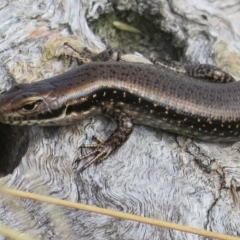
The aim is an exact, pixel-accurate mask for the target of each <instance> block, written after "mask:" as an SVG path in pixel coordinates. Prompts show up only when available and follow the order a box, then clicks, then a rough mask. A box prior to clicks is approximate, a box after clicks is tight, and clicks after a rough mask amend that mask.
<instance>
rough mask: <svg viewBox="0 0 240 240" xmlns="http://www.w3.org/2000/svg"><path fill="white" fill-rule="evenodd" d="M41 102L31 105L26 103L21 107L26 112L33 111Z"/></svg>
mask: <svg viewBox="0 0 240 240" xmlns="http://www.w3.org/2000/svg"><path fill="white" fill-rule="evenodd" d="M40 102H41V100H38V101H36V102H33V103H28V104H25V105H23V106H22V110H23V111H25V112H27V111H33V110H35V109H36V107H37V106H38V105H39V103H40Z"/></svg>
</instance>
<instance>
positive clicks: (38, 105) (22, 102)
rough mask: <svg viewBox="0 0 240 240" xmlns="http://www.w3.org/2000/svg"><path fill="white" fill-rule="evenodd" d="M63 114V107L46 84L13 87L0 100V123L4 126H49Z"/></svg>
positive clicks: (50, 87) (51, 88)
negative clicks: (4, 124)
mask: <svg viewBox="0 0 240 240" xmlns="http://www.w3.org/2000/svg"><path fill="white" fill-rule="evenodd" d="M64 112H65V107H64V106H63V104H62V103H61V102H60V101H59V100H58V98H57V97H56V96H54V91H53V87H52V86H51V85H50V84H48V83H47V82H45V84H44V85H43V84H40V83H38V82H36V83H34V84H18V85H15V86H13V87H12V88H11V89H10V90H8V91H7V92H6V94H5V95H4V96H3V97H2V98H1V99H0V122H2V123H6V124H12V125H15V124H18V125H32V124H39V125H51V122H53V121H54V120H55V119H59V118H61V117H62V115H63V114H64Z"/></svg>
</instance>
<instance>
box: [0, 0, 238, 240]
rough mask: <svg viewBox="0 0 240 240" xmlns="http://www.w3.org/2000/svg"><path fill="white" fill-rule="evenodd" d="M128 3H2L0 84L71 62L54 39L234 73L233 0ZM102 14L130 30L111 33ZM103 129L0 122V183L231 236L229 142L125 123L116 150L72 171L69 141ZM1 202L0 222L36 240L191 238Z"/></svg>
mask: <svg viewBox="0 0 240 240" xmlns="http://www.w3.org/2000/svg"><path fill="white" fill-rule="evenodd" d="M137 2H138V4H137V3H136V2H135V1H131V0H129V1H126V0H124V1H121V0H119V1H112V3H108V4H106V2H105V1H100V0H99V1H94V2H92V1H84V0H81V1H77V0H71V1H69V0H68V1H67V0H56V1H53V2H52V1H40V0H38V1H34V2H32V1H19V2H18V1H2V2H1V3H0V6H1V7H0V19H1V25H0V33H1V42H0V58H1V64H0V71H1V76H2V77H1V79H0V81H1V91H4V90H6V89H8V88H9V87H10V86H11V85H12V84H13V83H15V82H17V83H21V82H33V81H38V80H41V79H44V78H47V77H50V76H54V75H57V74H60V73H62V72H65V71H67V70H68V69H70V68H72V67H75V65H76V63H75V62H74V61H73V62H72V61H71V60H70V59H69V58H64V57H60V56H63V55H64V53H65V52H66V50H67V51H68V50H69V49H66V46H64V44H63V43H64V42H69V43H70V44H71V45H74V46H77V47H79V48H82V47H88V48H89V49H90V50H91V51H93V52H100V51H101V50H103V49H104V48H105V46H104V44H103V43H102V42H101V41H100V39H99V37H101V39H102V41H104V42H105V43H106V44H107V45H108V46H111V47H118V48H120V50H122V51H123V53H133V52H134V51H138V52H140V53H143V54H144V55H145V56H148V57H152V58H157V57H160V58H162V59H172V60H181V61H199V62H201V63H210V64H212V63H214V64H216V65H218V66H219V67H221V68H223V69H224V70H226V71H228V72H229V73H231V74H232V75H234V76H235V77H236V78H237V79H238V78H239V72H238V68H237V67H238V66H239V59H240V58H239V49H240V47H239V43H240V41H239V37H240V36H239V34H238V32H239V24H238V11H237V10H238V8H239V4H238V1H236V0H232V1H227V2H226V3H225V2H224V3H223V2H222V1H215V2H214V4H213V3H211V2H212V1H199V2H197V1H195V2H194V1H192V2H191V3H190V2H189V1H184V0H181V1H179V0H178V1H174V0H173V1H167V0H158V1H146V0H140V1H137ZM86 19H88V22H89V25H90V26H91V29H92V30H93V31H94V32H95V34H96V35H95V34H93V33H92V31H91V30H90V28H89V26H88V23H87V21H86ZM229 19H230V20H231V21H230V20H229ZM113 21H121V22H124V23H128V24H129V25H131V26H133V27H135V28H137V29H139V30H140V31H141V34H138V33H133V32H127V31H122V30H119V29H116V28H115V27H114V26H113V25H112V22H113ZM97 36H98V37H97ZM114 126H115V125H114V123H112V122H111V121H110V120H109V119H106V118H105V117H103V116H96V117H92V118H90V119H86V120H85V121H82V122H80V123H79V124H77V125H72V126H64V127H51V128H50V127H37V126H32V127H24V128H22V127H18V126H15V127H9V126H6V125H1V126H0V131H1V133H2V134H1V138H0V141H1V142H2V144H1V147H2V148H1V149H2V150H1V155H2V156H1V159H0V167H1V169H0V171H1V174H2V177H1V178H0V183H1V184H3V185H5V186H8V187H10V188H15V189H19V190H24V191H29V192H34V193H41V194H46V195H50V196H54V197H58V198H61V199H66V200H70V201H75V202H81V203H86V204H89V205H95V206H99V207H105V208H108V209H114V210H120V211H123V212H127V213H133V214H137V215H141V216H146V217H151V218H155V219H161V220H165V221H170V222H174V223H180V224H184V225H189V226H192V227H198V228H202V229H207V230H211V231H216V232H220V233H225V234H229V235H235V236H240V232H239V214H240V210H239V201H238V199H237V198H238V196H239V189H240V170H239V169H240V157H239V149H240V143H239V142H236V143H233V144H221V143H216V144H215V143H207V142H203V141H199V140H195V139H190V138H188V137H183V136H180V135H176V134H171V133H168V132H164V131H162V130H156V129H153V128H149V127H145V126H135V129H134V131H133V133H132V135H131V137H130V139H129V140H128V141H127V142H126V144H124V146H123V147H121V148H120V149H119V150H118V151H117V152H115V153H114V154H113V155H111V156H110V157H109V158H108V159H107V160H105V161H104V162H102V163H100V164H98V165H92V166H90V167H89V168H88V169H86V170H85V171H84V172H80V171H79V169H80V167H79V166H76V165H75V164H74V160H75V159H76V158H77V157H78V156H79V155H80V154H82V153H81V151H80V150H79V146H81V145H82V144H83V143H90V142H92V136H94V135H98V136H101V137H102V138H106V137H107V136H109V134H110V133H111V131H112V130H113V129H114ZM3 143H4V144H5V145H3ZM0 201H1V205H0V225H6V226H8V227H11V228H13V229H15V230H18V231H20V232H22V233H26V234H28V235H31V236H34V237H36V238H39V239H202V238H201V237H198V236H195V235H191V234H186V233H182V232H178V231H172V230H168V229H164V228H162V229H161V228H156V227H152V226H148V225H144V224H138V223H135V222H130V221H123V220H118V219H114V218H110V217H106V216H102V215H97V214H91V213H87V212H81V211H75V210H73V209H65V208H59V207H55V206H52V205H47V204H41V203H38V202H33V201H31V200H25V199H13V198H9V197H6V196H3V195H0ZM0 239H4V237H1V236H0Z"/></svg>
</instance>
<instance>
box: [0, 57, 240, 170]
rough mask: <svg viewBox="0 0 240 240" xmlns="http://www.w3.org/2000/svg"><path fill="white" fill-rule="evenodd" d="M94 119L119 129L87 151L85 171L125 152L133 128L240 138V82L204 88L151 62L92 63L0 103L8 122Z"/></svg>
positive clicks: (22, 88)
mask: <svg viewBox="0 0 240 240" xmlns="http://www.w3.org/2000/svg"><path fill="white" fill-rule="evenodd" d="M202 69H203V71H204V67H203V68H202ZM223 75H224V74H223ZM213 78H214V76H213ZM97 114H104V115H106V116H108V117H110V118H112V119H114V120H115V121H116V122H117V128H116V130H115V131H114V132H113V133H112V135H111V136H110V137H109V138H108V139H107V140H106V141H105V142H103V141H100V140H99V141H98V143H97V144H95V145H86V146H85V147H91V148H93V151H91V152H90V153H89V154H87V155H84V156H82V157H80V158H79V159H77V161H80V160H81V159H83V158H87V157H89V156H91V157H92V159H90V161H89V162H87V163H86V164H85V165H84V167H82V170H83V169H85V168H86V167H88V166H89V165H90V164H91V163H93V162H99V161H101V160H103V159H105V158H107V157H108V156H109V155H110V154H111V153H112V152H113V151H114V150H115V149H117V148H118V147H120V146H121V145H122V144H123V143H124V142H125V141H126V140H127V138H128V137H129V135H130V134H131V132H132V129H133V124H144V125H149V126H152V127H156V128H161V129H164V130H167V131H170V132H175V133H179V134H183V135H187V136H190V137H196V138H199V139H203V140H207V141H219V142H220V141H224V142H227V141H237V140H239V139H240V82H231V83H227V84H221V83H211V82H205V81H202V80H198V79H192V78H190V77H187V76H183V75H181V74H179V73H175V72H173V71H171V70H168V69H166V68H163V67H157V66H154V65H150V64H134V63H123V62H93V63H88V64H85V65H82V66H80V67H78V68H76V69H73V70H71V71H69V72H66V73H64V74H62V75H59V76H56V77H52V78H49V79H45V80H42V81H39V82H35V83H31V84H19V85H16V86H13V87H12V88H11V89H10V90H9V91H8V92H7V93H6V94H5V95H4V96H3V97H2V99H1V100H0V122H2V123H5V124H19V125H44V126H49V125H50V126H51V125H68V124H74V123H77V122H79V121H80V120H82V119H85V118H87V117H89V116H92V115H97Z"/></svg>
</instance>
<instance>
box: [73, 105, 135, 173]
mask: <svg viewBox="0 0 240 240" xmlns="http://www.w3.org/2000/svg"><path fill="white" fill-rule="evenodd" d="M107 115H108V116H110V117H111V118H113V119H114V120H115V121H116V122H117V128H116V129H115V131H114V132H113V133H112V134H111V136H110V137H109V138H108V139H107V140H106V141H102V140H99V139H98V138H97V141H98V143H97V144H85V145H83V146H82V147H84V148H92V149H93V150H92V151H91V152H90V153H87V154H85V155H83V156H81V157H79V158H78V159H76V161H75V162H77V163H78V162H80V161H81V160H83V159H86V158H88V157H91V156H92V157H93V158H92V159H91V160H89V161H88V162H87V163H85V164H84V166H83V167H82V168H81V169H80V171H83V170H84V169H86V168H87V167H89V166H90V165H91V164H93V163H95V162H97V163H98V162H101V161H103V160H104V159H106V158H107V157H108V156H109V155H110V154H112V152H113V151H115V150H116V149H117V148H119V147H120V146H122V145H123V143H124V142H125V141H126V140H127V139H128V137H129V136H130V134H131V132H132V130H133V124H132V121H131V119H130V118H129V117H128V116H127V114H125V113H124V112H122V111H121V110H120V109H118V108H116V109H111V110H109V111H107Z"/></svg>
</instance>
